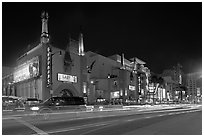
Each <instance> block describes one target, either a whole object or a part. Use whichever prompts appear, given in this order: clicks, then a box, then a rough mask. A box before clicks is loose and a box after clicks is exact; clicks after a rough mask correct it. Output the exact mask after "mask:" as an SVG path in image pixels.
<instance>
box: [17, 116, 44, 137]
mask: <svg viewBox="0 0 204 137" xmlns="http://www.w3.org/2000/svg"><path fill="white" fill-rule="evenodd" d="M15 120H16V121H18V122H19V123H22V124H23V125H25V126H27V127H28V128H30V129H32V130H34V131H35V132H36V133H37V134H39V135H48V133H46V132H44V131H43V130H41V129H39V128H37V127H35V126H33V125H32V124H30V123H28V122H26V121H24V120H21V119H15Z"/></svg>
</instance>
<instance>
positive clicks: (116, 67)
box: [85, 51, 148, 104]
mask: <svg viewBox="0 0 204 137" xmlns="http://www.w3.org/2000/svg"><path fill="white" fill-rule="evenodd" d="M85 56H86V58H87V64H88V68H90V71H89V81H90V82H89V83H90V85H89V87H90V93H88V95H89V96H88V100H89V102H92V103H94V101H97V99H105V100H107V101H108V102H109V103H113V104H114V103H125V102H128V101H135V103H138V102H139V101H140V99H142V98H145V94H147V87H146V85H147V83H146V80H147V79H146V78H147V77H146V72H148V69H147V68H146V67H144V64H145V62H143V61H142V60H140V59H138V58H132V59H131V60H132V61H130V60H128V59H125V58H124V54H122V56H120V55H118V54H116V55H113V56H110V57H104V56H102V55H99V54H97V53H94V52H91V51H89V52H86V55H85Z"/></svg>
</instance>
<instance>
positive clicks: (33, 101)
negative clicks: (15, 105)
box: [25, 98, 42, 106]
mask: <svg viewBox="0 0 204 137" xmlns="http://www.w3.org/2000/svg"><path fill="white" fill-rule="evenodd" d="M40 103H42V100H40V99H37V98H27V99H26V100H25V104H26V106H35V105H37V104H40Z"/></svg>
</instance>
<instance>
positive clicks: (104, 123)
mask: <svg viewBox="0 0 204 137" xmlns="http://www.w3.org/2000/svg"><path fill="white" fill-rule="evenodd" d="M196 111H198V110H196ZM193 112H195V111H193ZM180 113H188V112H187V111H185V112H180ZM180 113H178V112H176V113H168V114H162V115H155V116H147V117H142V118H135V119H128V120H124V121H123V122H131V121H135V120H140V119H145V118H153V117H159V116H165V115H176V114H180ZM115 122H119V120H113V121H108V122H101V123H95V124H86V125H82V126H76V127H73V128H67V129H62V130H57V131H49V132H47V133H49V134H52V133H58V132H69V131H73V130H80V129H85V128H90V127H96V126H103V127H99V128H96V129H92V130H89V131H86V132H83V133H81V135H82V134H88V133H91V132H93V131H96V130H99V129H102V128H107V127H109V126H112V125H114V124H116V123H115Z"/></svg>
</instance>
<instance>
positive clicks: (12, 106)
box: [2, 96, 25, 110]
mask: <svg viewBox="0 0 204 137" xmlns="http://www.w3.org/2000/svg"><path fill="white" fill-rule="evenodd" d="M24 107H25V106H24V99H23V98H21V97H16V96H2V109H3V110H16V109H17V108H24Z"/></svg>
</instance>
